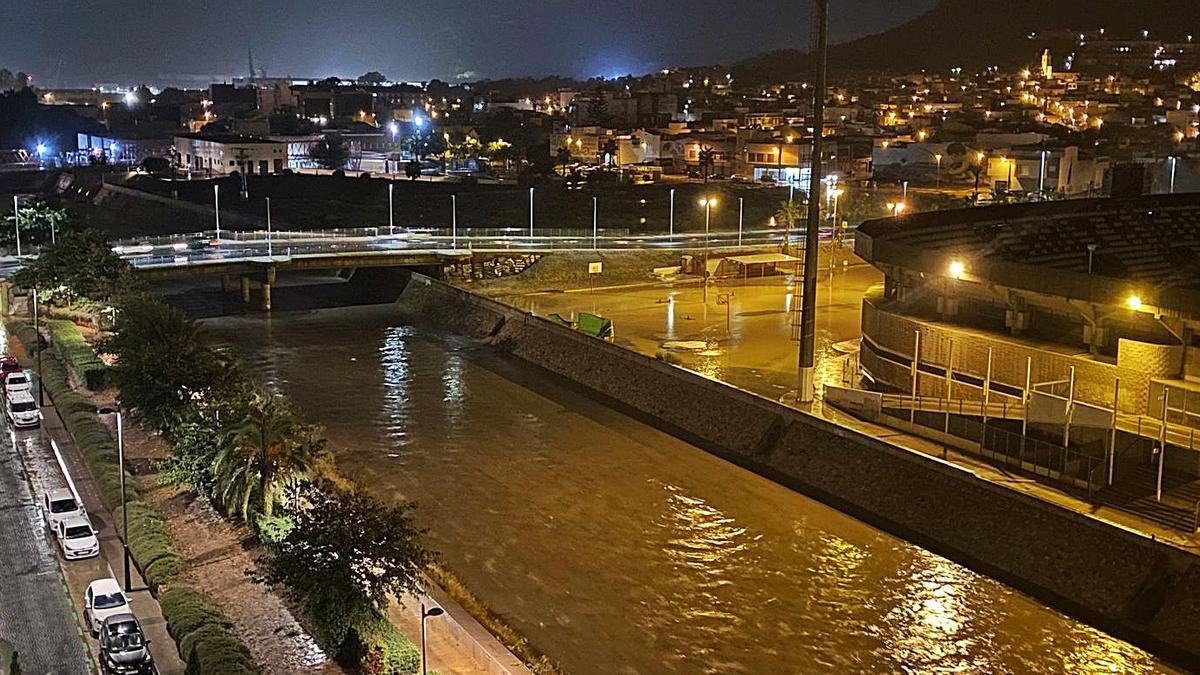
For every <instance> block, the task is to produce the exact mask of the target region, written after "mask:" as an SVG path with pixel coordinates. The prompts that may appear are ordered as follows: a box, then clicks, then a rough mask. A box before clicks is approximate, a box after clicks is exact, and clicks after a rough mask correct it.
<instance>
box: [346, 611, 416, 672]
mask: <svg viewBox="0 0 1200 675" xmlns="http://www.w3.org/2000/svg"><path fill="white" fill-rule="evenodd" d="M351 631H352V633H353V636H352V637H351V639H350V643H351V644H352V645H353V651H354V652H355V653H353V654H352V655H351V657H352V658H353V661H354V665H355V666H356V667H357V670H358V671H359V672H361V673H372V674H373V675H374V674H376V673H378V675H411V673H415V672H417V670H418V669H419V668H420V667H421V652H420V651H418V649H417V646H416V645H414V644H413V643H412V641H411V640H409V639H408V637H407V636H406V635H404V634H403V633H401V632H400V631H399V630H398V629H397V628H396V627H395V626H394V625H392V623H391V622H390V621H388V620H387V619H386V618H384V617H380V616H375V617H371V618H369V619H367V618H363V619H359V620H358V621H356V622H355V625H354V626H353V627H352V628H351Z"/></svg>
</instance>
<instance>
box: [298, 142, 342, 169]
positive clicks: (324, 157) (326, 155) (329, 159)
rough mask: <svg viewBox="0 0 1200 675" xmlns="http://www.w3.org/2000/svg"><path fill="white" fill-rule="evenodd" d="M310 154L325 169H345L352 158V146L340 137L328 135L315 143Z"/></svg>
mask: <svg viewBox="0 0 1200 675" xmlns="http://www.w3.org/2000/svg"><path fill="white" fill-rule="evenodd" d="M308 156H309V157H311V158H312V160H313V161H314V162H316V163H317V165H318V166H320V167H322V168H325V169H344V168H346V162H347V161H349V160H350V148H349V147H347V146H346V143H345V142H343V141H342V139H340V138H336V137H335V138H331V137H329V136H326V137H324V138H322V139H321V140H319V141H317V142H316V143H313V144H312V146H311V147H310V148H309V150H308Z"/></svg>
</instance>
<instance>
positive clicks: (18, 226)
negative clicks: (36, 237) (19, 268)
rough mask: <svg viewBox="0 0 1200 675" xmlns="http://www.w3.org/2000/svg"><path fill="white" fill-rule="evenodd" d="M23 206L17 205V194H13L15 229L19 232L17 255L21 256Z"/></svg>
mask: <svg viewBox="0 0 1200 675" xmlns="http://www.w3.org/2000/svg"><path fill="white" fill-rule="evenodd" d="M20 218H21V207H20V206H18V205H17V196H16V195H13V231H15V232H16V233H17V257H18V258H20V257H21V220H20Z"/></svg>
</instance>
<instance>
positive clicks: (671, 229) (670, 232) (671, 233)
mask: <svg viewBox="0 0 1200 675" xmlns="http://www.w3.org/2000/svg"><path fill="white" fill-rule="evenodd" d="M668 228H669V229H668V230H667V233H668V235H669V236H670V237H671V239H672V240H674V239H675V188H671V220H670V224H669V225H668Z"/></svg>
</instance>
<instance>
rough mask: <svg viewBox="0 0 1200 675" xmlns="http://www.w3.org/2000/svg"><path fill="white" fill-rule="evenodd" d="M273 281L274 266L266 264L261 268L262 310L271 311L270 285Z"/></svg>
mask: <svg viewBox="0 0 1200 675" xmlns="http://www.w3.org/2000/svg"><path fill="white" fill-rule="evenodd" d="M274 283H275V266H274V265H268V266H267V268H266V269H265V270H263V282H262V308H263V310H264V311H267V312H269V311H271V285H272V284H274Z"/></svg>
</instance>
